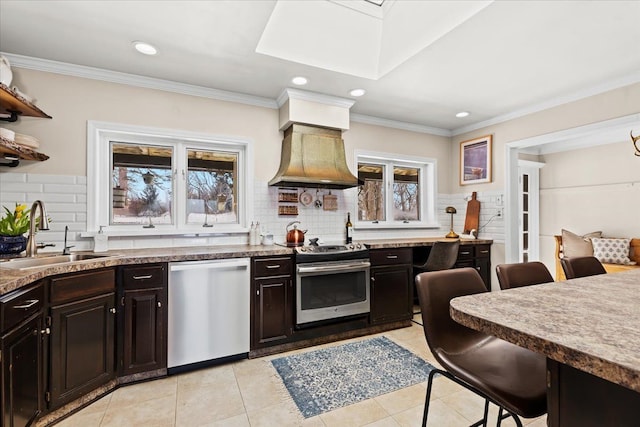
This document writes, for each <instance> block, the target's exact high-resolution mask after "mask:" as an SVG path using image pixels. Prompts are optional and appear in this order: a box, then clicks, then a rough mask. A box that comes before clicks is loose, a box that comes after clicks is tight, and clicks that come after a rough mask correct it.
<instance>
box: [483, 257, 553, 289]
mask: <svg viewBox="0 0 640 427" xmlns="http://www.w3.org/2000/svg"><path fill="white" fill-rule="evenodd" d="M496 275H497V276H498V283H500V289H503V290H504V289H511V288H519V287H521V286H530V285H538V284H540V283H549V282H553V277H552V276H551V273H549V270H548V269H547V267H546V266H545V265H544V264H543V263H541V262H540V261H532V262H519V263H514V264H499V265H498V266H496Z"/></svg>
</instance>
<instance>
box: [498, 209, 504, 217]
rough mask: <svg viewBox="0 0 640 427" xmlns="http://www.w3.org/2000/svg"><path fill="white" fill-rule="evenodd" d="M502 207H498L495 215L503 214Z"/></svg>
mask: <svg viewBox="0 0 640 427" xmlns="http://www.w3.org/2000/svg"><path fill="white" fill-rule="evenodd" d="M503 209H504V208H498V213H496V215H497V216H502V215H503V214H504V212H503Z"/></svg>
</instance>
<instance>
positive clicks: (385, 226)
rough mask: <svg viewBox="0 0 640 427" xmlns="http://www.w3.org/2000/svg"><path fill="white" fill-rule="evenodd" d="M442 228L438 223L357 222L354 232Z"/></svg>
mask: <svg viewBox="0 0 640 427" xmlns="http://www.w3.org/2000/svg"><path fill="white" fill-rule="evenodd" d="M441 227H442V226H441V225H440V224H438V223H424V222H417V223H416V222H410V223H408V224H402V223H400V224H389V223H383V222H380V223H377V224H376V223H373V222H358V223H355V224H354V226H353V228H354V230H410V229H438V228H441Z"/></svg>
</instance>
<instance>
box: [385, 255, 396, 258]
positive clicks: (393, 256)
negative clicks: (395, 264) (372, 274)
mask: <svg viewBox="0 0 640 427" xmlns="http://www.w3.org/2000/svg"><path fill="white" fill-rule="evenodd" d="M387 259H398V255H387Z"/></svg>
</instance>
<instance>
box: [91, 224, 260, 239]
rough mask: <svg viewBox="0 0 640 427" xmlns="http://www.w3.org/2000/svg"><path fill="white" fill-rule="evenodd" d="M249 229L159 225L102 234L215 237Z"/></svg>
mask: <svg viewBox="0 0 640 427" xmlns="http://www.w3.org/2000/svg"><path fill="white" fill-rule="evenodd" d="M248 232H249V230H247V229H246V228H242V227H240V226H237V227H227V228H222V227H220V226H218V227H215V226H214V227H211V228H200V229H184V230H175V229H170V230H168V229H165V230H163V229H162V228H160V227H159V226H157V227H156V228H145V229H142V228H140V229H132V230H109V231H106V232H105V233H104V234H105V235H106V236H109V237H166V236H182V237H215V236H226V235H230V234H247V233H248ZM96 234H98V232H97V231H83V232H82V233H80V237H86V238H92V237H94V236H95V235H96Z"/></svg>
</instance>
